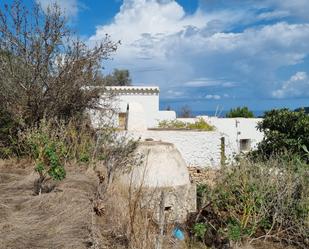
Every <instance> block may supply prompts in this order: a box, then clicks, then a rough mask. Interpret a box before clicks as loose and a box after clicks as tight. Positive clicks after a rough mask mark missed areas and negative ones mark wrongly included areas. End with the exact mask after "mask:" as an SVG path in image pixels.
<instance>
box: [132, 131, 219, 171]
mask: <svg viewBox="0 0 309 249" xmlns="http://www.w3.org/2000/svg"><path fill="white" fill-rule="evenodd" d="M128 133H129V135H131V136H133V137H134V138H136V139H138V138H141V139H142V140H144V139H147V138H151V139H153V140H156V141H160V140H161V141H164V142H170V143H173V144H174V145H175V146H176V148H177V149H178V150H179V151H180V153H181V154H182V156H183V158H184V160H185V161H186V163H187V165H188V166H198V167H219V166H220V162H221V140H220V138H221V134H220V133H219V132H216V131H173V130H147V131H130V132H128Z"/></svg>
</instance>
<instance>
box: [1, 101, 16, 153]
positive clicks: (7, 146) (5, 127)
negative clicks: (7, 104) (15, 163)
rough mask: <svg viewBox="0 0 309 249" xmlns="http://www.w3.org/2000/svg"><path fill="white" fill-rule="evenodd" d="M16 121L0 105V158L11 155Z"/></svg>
mask: <svg viewBox="0 0 309 249" xmlns="http://www.w3.org/2000/svg"><path fill="white" fill-rule="evenodd" d="M17 127H18V123H17V122H16V121H15V120H14V119H13V118H12V117H11V115H10V114H9V113H8V112H6V111H5V110H3V109H2V108H1V107H0V158H7V157H10V156H12V155H13V153H14V149H15V146H12V145H16V141H14V138H16V136H17Z"/></svg>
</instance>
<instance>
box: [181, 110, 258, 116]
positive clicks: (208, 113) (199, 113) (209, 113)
mask: <svg viewBox="0 0 309 249" xmlns="http://www.w3.org/2000/svg"><path fill="white" fill-rule="evenodd" d="M227 112H229V111H217V112H216V111H192V115H193V116H194V117H196V116H203V115H205V116H217V117H225V115H226V113H227ZM252 112H253V114H254V116H255V117H262V116H263V115H264V111H252ZM179 113H180V111H177V114H179Z"/></svg>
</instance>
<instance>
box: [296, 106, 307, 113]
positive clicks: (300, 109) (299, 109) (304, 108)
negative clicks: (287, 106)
mask: <svg viewBox="0 0 309 249" xmlns="http://www.w3.org/2000/svg"><path fill="white" fill-rule="evenodd" d="M294 111H295V112H300V111H305V113H306V114H309V106H307V107H301V108H297V109H295V110H294Z"/></svg>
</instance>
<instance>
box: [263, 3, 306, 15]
mask: <svg viewBox="0 0 309 249" xmlns="http://www.w3.org/2000/svg"><path fill="white" fill-rule="evenodd" d="M266 3H267V4H269V5H270V6H273V7H275V8H278V9H280V10H283V11H288V12H289V13H291V15H294V16H297V17H301V18H304V19H307V20H309V15H308V9H309V1H308V0H266Z"/></svg>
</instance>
